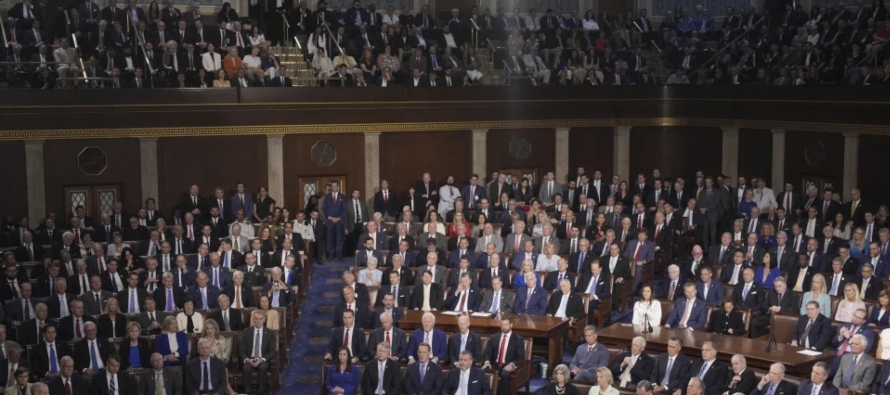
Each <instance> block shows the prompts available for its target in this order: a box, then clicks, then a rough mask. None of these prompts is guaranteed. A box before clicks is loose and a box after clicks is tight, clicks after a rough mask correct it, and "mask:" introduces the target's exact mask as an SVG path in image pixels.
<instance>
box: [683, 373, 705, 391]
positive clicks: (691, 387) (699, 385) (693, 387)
mask: <svg viewBox="0 0 890 395" xmlns="http://www.w3.org/2000/svg"><path fill="white" fill-rule="evenodd" d="M686 394H687V395H705V394H706V392H705V383H704V382H703V381H702V380H701V379H700V378H698V377H693V378H691V379H689V384H688V385H687V386H686Z"/></svg>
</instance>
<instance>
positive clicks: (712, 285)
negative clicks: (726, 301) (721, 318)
mask: <svg viewBox="0 0 890 395" xmlns="http://www.w3.org/2000/svg"><path fill="white" fill-rule="evenodd" d="M713 275H714V274H713V273H712V272H711V267H710V266H705V267H702V268H701V270H700V271H699V278H700V280H698V281H696V282H695V291H696V294H697V295H698V297H699V298H700V299H701V300H704V301H705V304H707V305H708V306H716V305H719V304H720V303H723V284H721V283H719V282H717V281H715V280H714V279H713Z"/></svg>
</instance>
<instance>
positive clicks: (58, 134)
mask: <svg viewBox="0 0 890 395" xmlns="http://www.w3.org/2000/svg"><path fill="white" fill-rule="evenodd" d="M634 126H694V127H713V128H745V129H769V130H798V131H808V132H824V133H843V134H845V135H861V134H890V126H874V125H856V124H826V123H809V122H781V121H760V120H750V121H749V120H732V119H710V118H672V117H663V118H597V119H556V120H510V121H479V122H412V123H377V124H374V123H367V124H327V125H270V126H265V125H255V126H226V127H185V128H131V129H74V130H70V129H69V130H18V131H6V132H2V133H0V140H26V141H35V140H58V139H105V138H143V139H144V138H159V137H185V136H230V135H264V136H268V135H286V134H328V133H393V132H425V131H443V130H475V131H481V130H491V129H542V128H573V127H634Z"/></svg>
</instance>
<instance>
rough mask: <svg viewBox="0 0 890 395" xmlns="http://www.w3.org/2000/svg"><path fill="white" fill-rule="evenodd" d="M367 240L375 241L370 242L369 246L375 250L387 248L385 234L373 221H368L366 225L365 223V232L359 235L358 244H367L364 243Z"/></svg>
mask: <svg viewBox="0 0 890 395" xmlns="http://www.w3.org/2000/svg"><path fill="white" fill-rule="evenodd" d="M372 235H373V236H372ZM367 240H372V241H376V244H375V243H371V248H373V249H375V250H378V251H379V250H385V249H387V248H389V245H388V242H387V240H386V234H385V233H383V232H382V231H381V230H380V229H378V227H377V223H376V222H374V221H369V222H368V225H366V227H365V233H364V234H362V235H361V236H360V237H359V240H358V241H359V245H364V246H367V244H365V243H366V242H367ZM381 262H382V261H381Z"/></svg>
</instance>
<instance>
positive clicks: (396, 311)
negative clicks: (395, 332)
mask: <svg viewBox="0 0 890 395" xmlns="http://www.w3.org/2000/svg"><path fill="white" fill-rule="evenodd" d="M399 293H402V292H401V290H399ZM399 306H404V305H403V304H401V303H399ZM384 313H386V308H382V309H375V310H374V312H373V313H372V314H371V315H372V317H371V321H373V322H372V324H373V327H374V329H377V328H380V327H381V324H380V316H382V315H383V314H384ZM390 314H391V315H392V324H393V326H398V324H399V320H401V319H402V317H404V316H405V312H404V311H403V310H402V307H393V308H392V310H391V311H390Z"/></svg>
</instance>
